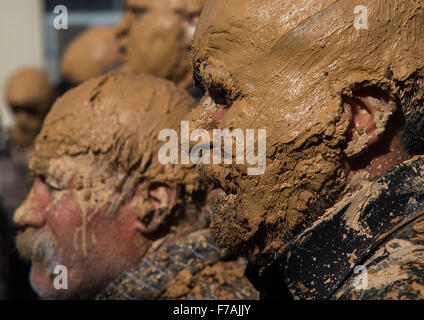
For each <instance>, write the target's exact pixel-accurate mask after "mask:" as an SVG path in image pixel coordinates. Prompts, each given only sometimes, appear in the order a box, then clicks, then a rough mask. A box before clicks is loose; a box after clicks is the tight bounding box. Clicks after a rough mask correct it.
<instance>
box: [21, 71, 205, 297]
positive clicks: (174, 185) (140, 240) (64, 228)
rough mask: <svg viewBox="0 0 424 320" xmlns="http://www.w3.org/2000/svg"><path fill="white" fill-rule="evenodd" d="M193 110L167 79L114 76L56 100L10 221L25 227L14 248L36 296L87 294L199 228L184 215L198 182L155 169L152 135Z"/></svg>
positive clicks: (191, 174)
mask: <svg viewBox="0 0 424 320" xmlns="http://www.w3.org/2000/svg"><path fill="white" fill-rule="evenodd" d="M193 103H194V101H193V99H192V98H191V97H190V96H189V95H188V94H187V93H186V92H185V91H184V90H182V89H178V88H177V87H176V86H175V85H174V84H172V83H171V82H168V81H165V80H160V79H155V78H152V77H147V76H145V77H142V76H128V77H126V76H124V75H121V74H115V73H111V74H108V75H106V76H103V77H101V78H96V79H93V80H90V81H88V82H85V83H84V84H82V85H80V86H79V87H77V88H76V89H73V90H71V91H69V92H68V93H67V94H65V95H64V96H63V97H61V98H60V99H59V100H58V101H57V103H56V104H55V105H54V107H53V109H52V111H51V112H50V113H49V114H48V116H47V118H46V121H45V123H44V125H43V129H42V131H41V133H40V134H39V136H38V138H37V140H36V144H35V151H34V154H33V156H32V159H31V162H30V169H31V171H32V173H33V174H34V175H35V177H36V181H35V183H34V186H33V188H32V190H31V192H30V194H29V195H28V197H27V199H26V201H25V202H24V203H23V204H22V205H21V207H20V208H19V209H18V210H17V211H16V213H15V216H14V221H15V223H16V224H18V225H19V226H20V227H22V228H25V230H23V232H21V233H20V234H19V235H18V237H17V247H18V250H19V252H20V253H21V254H22V256H23V257H25V258H27V259H29V260H32V262H33V265H32V271H31V283H32V286H33V288H34V289H35V290H36V292H37V293H38V294H39V295H40V296H41V297H45V298H87V297H92V296H94V295H95V294H96V293H98V292H99V290H101V289H102V288H103V287H104V286H105V285H106V284H107V283H108V282H110V281H111V280H113V279H114V278H116V277H117V276H118V275H120V274H121V273H123V272H125V271H127V270H129V269H130V268H131V267H133V266H134V265H135V264H136V263H137V262H139V261H140V260H141V259H142V258H143V257H145V256H146V255H148V254H149V252H150V251H149V250H152V244H153V243H154V242H155V241H156V240H158V239H161V240H162V242H163V243H166V242H167V240H170V239H173V238H175V237H177V236H181V235H183V234H185V233H187V232H190V231H192V230H193V229H194V230H197V229H199V226H198V224H200V222H199V216H198V211H196V210H194V211H195V212H196V214H193V213H188V212H186V211H185V210H184V206H185V205H187V204H188V203H199V205H200V204H201V203H202V201H203V200H202V199H200V198H196V197H197V196H198V190H199V184H198V175H197V174H196V173H195V171H194V170H193V168H192V167H190V166H185V167H183V166H174V165H168V166H163V165H161V164H160V163H159V161H158V159H157V152H158V149H159V147H160V145H159V142H157V140H156V139H155V138H154V137H157V135H158V130H160V128H174V127H176V126H177V125H178V124H179V121H181V120H182V119H183V118H184V116H185V115H186V114H187V113H188V112H189V110H190V108H191V107H192V106H193ZM171 110H172V112H171ZM159 115H160V116H159ZM195 198H196V199H195ZM57 265H63V266H65V267H66V268H67V270H68V276H69V281H68V283H69V289H68V290H62V291H61V290H56V289H55V288H54V287H53V282H54V273H53V272H54V271H55V267H56V266H57Z"/></svg>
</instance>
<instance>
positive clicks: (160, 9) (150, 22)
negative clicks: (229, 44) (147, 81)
mask: <svg viewBox="0 0 424 320" xmlns="http://www.w3.org/2000/svg"><path fill="white" fill-rule="evenodd" d="M125 3H126V10H127V13H126V14H125V16H124V18H123V19H122V21H121V23H120V24H119V26H118V37H119V41H120V50H121V56H122V63H123V69H122V71H124V72H129V73H136V74H148V75H153V76H157V77H161V78H165V79H168V80H171V81H173V82H175V83H177V84H178V85H180V86H181V87H184V88H189V89H191V88H193V86H192V82H193V77H192V74H193V71H192V66H191V42H192V38H193V35H194V31H195V29H196V25H197V22H198V21H199V17H200V12H201V11H202V8H203V6H204V5H205V3H206V0H177V1H171V0H160V1H151V0H127V1H126V2H125Z"/></svg>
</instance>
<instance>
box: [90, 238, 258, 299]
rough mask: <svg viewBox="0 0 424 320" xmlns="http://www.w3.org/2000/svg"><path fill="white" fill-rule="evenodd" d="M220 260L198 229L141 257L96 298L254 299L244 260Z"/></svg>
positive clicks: (221, 254) (217, 251)
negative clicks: (140, 260) (135, 265)
mask: <svg viewBox="0 0 424 320" xmlns="http://www.w3.org/2000/svg"><path fill="white" fill-rule="evenodd" d="M224 259H226V254H225V252H224V251H222V250H220V249H218V248H217V247H216V246H215V244H214V242H213V241H212V239H211V236H210V234H209V231H208V230H202V231H198V232H195V233H192V234H190V235H189V236H187V237H185V238H183V239H180V240H178V241H177V242H175V243H174V244H171V245H168V246H166V247H163V248H160V249H158V250H157V251H156V252H154V253H152V254H151V255H149V256H148V257H146V258H145V259H143V261H142V262H141V263H140V264H139V265H138V266H137V267H135V268H133V269H132V270H131V271H129V272H127V273H125V274H124V275H122V276H121V277H120V278H118V279H117V280H115V281H114V282H112V283H111V284H109V285H108V286H107V287H106V289H105V290H104V291H103V292H102V293H100V294H99V295H98V296H97V299H116V300H123V299H258V298H259V295H258V292H257V291H256V290H255V289H254V288H253V286H252V285H251V284H250V283H249V281H248V280H247V279H246V278H245V277H244V276H243V272H244V266H245V262H243V261H242V260H227V261H224Z"/></svg>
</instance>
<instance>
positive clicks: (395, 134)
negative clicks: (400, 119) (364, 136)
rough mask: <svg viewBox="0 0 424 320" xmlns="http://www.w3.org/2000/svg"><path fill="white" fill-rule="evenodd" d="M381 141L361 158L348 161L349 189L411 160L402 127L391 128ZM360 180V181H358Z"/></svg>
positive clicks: (347, 182)
mask: <svg viewBox="0 0 424 320" xmlns="http://www.w3.org/2000/svg"><path fill="white" fill-rule="evenodd" d="M391 127H392V128H393V129H391V130H388V131H387V132H386V133H385V134H384V135H383V136H382V137H381V138H380V140H379V141H378V142H377V143H376V144H375V145H373V146H372V147H371V148H370V149H369V150H367V151H366V152H365V153H364V154H362V155H361V156H359V157H357V158H354V159H349V160H347V161H346V175H347V180H346V184H347V188H349V187H351V186H352V184H357V183H358V180H362V179H364V178H366V179H372V178H374V177H376V176H379V175H381V174H383V173H384V172H385V171H387V170H388V169H390V168H393V167H395V166H397V165H399V164H401V163H403V162H405V161H406V160H409V159H411V156H410V155H409V154H408V153H407V151H406V149H405V147H404V146H403V143H402V138H401V136H400V134H399V127H400V125H396V126H391ZM358 178H359V179H358Z"/></svg>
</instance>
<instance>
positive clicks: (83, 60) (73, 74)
mask: <svg viewBox="0 0 424 320" xmlns="http://www.w3.org/2000/svg"><path fill="white" fill-rule="evenodd" d="M119 65H120V55H119V43H118V40H117V38H116V28H115V27H110V26H100V27H94V28H91V29H88V30H86V31H84V32H83V33H82V34H81V35H79V36H78V37H77V38H76V39H74V40H73V41H72V42H71V43H70V45H69V46H68V47H67V48H66V50H65V52H64V54H63V56H62V61H61V65H60V71H61V74H62V77H63V78H64V80H65V81H66V82H68V83H70V84H71V85H77V84H79V83H81V82H83V81H86V80H89V79H92V78H96V77H99V76H101V75H103V74H106V73H107V72H109V71H112V70H116V69H117V68H118V66H119Z"/></svg>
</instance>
